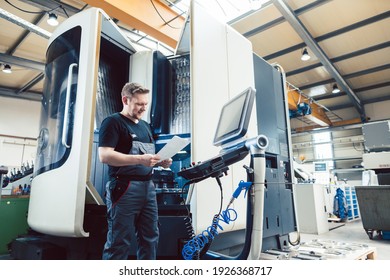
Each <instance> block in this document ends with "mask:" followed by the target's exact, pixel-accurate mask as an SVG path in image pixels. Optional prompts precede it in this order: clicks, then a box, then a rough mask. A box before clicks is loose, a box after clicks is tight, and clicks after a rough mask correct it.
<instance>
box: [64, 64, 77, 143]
mask: <svg viewBox="0 0 390 280" xmlns="http://www.w3.org/2000/svg"><path fill="white" fill-rule="evenodd" d="M74 67H77V63H72V64H71V65H69V69H68V83H67V85H66V99H65V112H64V125H63V126H62V145H64V146H65V147H66V148H70V146H69V145H68V143H67V142H66V139H67V138H68V121H69V120H68V119H69V99H70V90H71V86H72V73H73V68H74Z"/></svg>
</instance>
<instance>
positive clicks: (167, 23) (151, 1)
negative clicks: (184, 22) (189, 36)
mask: <svg viewBox="0 0 390 280" xmlns="http://www.w3.org/2000/svg"><path fill="white" fill-rule="evenodd" d="M150 3H152V6H153V8H154V10H155V11H156V13H157V14H158V16H159V17H160V18H161V19H162V21H163V22H164V23H165V24H166V25H168V26H169V27H170V28H173V29H181V27H175V26H172V25H170V24H169V22H167V21H166V20H165V19H164V18H163V16H162V15H161V14H160V12H159V11H158V9H157V7H156V6H155V5H154V3H153V0H150ZM181 15H182V14H180V15H178V16H176V17H175V18H177V17H179V16H181ZM175 18H173V19H172V20H174V19H175ZM172 20H170V21H172Z"/></svg>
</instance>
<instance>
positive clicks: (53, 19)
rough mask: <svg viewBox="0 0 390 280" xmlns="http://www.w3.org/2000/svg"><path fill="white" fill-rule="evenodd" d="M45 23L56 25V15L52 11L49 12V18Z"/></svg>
mask: <svg viewBox="0 0 390 280" xmlns="http://www.w3.org/2000/svg"><path fill="white" fill-rule="evenodd" d="M47 23H48V24H49V25H51V26H57V25H58V20H57V15H56V14H54V13H49V18H48V19H47Z"/></svg>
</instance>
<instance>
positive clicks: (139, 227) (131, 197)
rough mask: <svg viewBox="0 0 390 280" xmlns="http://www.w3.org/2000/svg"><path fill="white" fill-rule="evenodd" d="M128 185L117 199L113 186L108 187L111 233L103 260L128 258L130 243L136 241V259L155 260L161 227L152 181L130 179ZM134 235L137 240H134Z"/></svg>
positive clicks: (108, 217) (107, 199)
mask: <svg viewBox="0 0 390 280" xmlns="http://www.w3.org/2000/svg"><path fill="white" fill-rule="evenodd" d="M108 185H109V184H108ZM125 187H126V190H125V192H123V194H121V195H120V197H119V199H117V198H116V199H117V200H116V201H113V199H112V189H110V187H109V186H108V187H107V192H106V204H107V222H108V232H107V241H106V243H105V245H104V249H103V259H111V260H126V259H128V258H129V254H130V245H131V242H137V259H138V260H155V259H156V253H157V246H158V239H159V230H158V210H157V200H156V190H155V186H154V184H153V181H130V182H128V184H127V186H126V185H125ZM134 236H136V239H137V240H132V237H134Z"/></svg>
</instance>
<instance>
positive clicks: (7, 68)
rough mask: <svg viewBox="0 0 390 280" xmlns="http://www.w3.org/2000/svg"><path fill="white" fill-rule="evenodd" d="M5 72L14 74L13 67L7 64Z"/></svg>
mask: <svg viewBox="0 0 390 280" xmlns="http://www.w3.org/2000/svg"><path fill="white" fill-rule="evenodd" d="M3 72H4V73H7V74H11V73H12V69H11V65H9V64H5V65H4V68H3Z"/></svg>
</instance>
